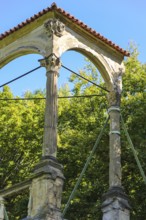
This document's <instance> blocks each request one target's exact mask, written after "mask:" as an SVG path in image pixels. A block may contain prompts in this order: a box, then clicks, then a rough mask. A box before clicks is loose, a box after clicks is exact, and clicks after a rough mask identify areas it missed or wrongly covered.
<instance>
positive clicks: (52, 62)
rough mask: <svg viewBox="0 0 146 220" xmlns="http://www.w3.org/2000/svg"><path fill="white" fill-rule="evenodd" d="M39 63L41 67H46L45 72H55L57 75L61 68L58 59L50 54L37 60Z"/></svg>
mask: <svg viewBox="0 0 146 220" xmlns="http://www.w3.org/2000/svg"><path fill="white" fill-rule="evenodd" d="M39 61H40V63H41V66H43V67H46V69H47V72H56V73H58V71H59V69H60V67H61V62H60V59H59V58H58V57H57V56H56V55H55V54H54V53H52V54H51V55H50V56H48V57H46V58H44V59H41V60H39Z"/></svg>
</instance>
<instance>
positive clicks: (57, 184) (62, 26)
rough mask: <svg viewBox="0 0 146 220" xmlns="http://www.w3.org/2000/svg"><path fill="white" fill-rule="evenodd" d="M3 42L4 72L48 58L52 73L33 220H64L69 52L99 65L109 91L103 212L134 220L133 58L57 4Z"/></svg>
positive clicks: (0, 47) (32, 198) (45, 64)
mask: <svg viewBox="0 0 146 220" xmlns="http://www.w3.org/2000/svg"><path fill="white" fill-rule="evenodd" d="M0 40H1V41H0V68H2V67H3V66H4V65H6V64H7V63H9V62H10V61H11V60H13V59H15V58H16V57H19V56H21V55H24V54H30V53H36V54H40V55H42V56H43V59H41V60H40V63H41V65H42V66H43V67H45V68H46V75H47V86H46V90H47V97H46V111H45V127H44V140H43V147H42V149H43V150H42V151H43V153H42V160H41V161H40V163H39V164H37V165H36V167H35V169H34V176H33V179H32V181H31V187H30V200H29V207H28V219H32V220H33V219H36V217H37V219H39V220H44V219H48V220H52V219H56V220H61V219H62V215H61V212H60V206H61V193H62V186H63V181H64V176H63V172H62V166H61V165H60V164H59V163H58V161H57V158H56V152H57V128H56V127H57V126H56V124H57V79H58V72H59V69H60V67H61V62H60V57H61V55H62V54H63V53H65V52H66V51H68V50H75V51H78V52H80V53H82V54H84V55H85V56H86V57H88V58H89V59H90V60H91V61H92V62H93V63H94V65H95V66H96V67H97V68H98V70H99V71H100V73H101V75H102V77H103V79H104V80H105V83H106V86H107V89H108V90H109V111H108V112H109V115H110V144H109V145H110V165H109V167H110V168H109V186H110V189H109V193H108V195H107V196H106V199H105V202H104V206H103V219H104V220H105V219H109V220H110V219H113V215H114V214H113V212H114V213H115V215H116V216H117V215H118V216H119V218H118V219H126V220H129V209H128V205H127V204H128V203H127V198H126V197H125V195H124V192H123V188H122V187H121V156H120V155H121V145H120V100H121V92H122V75H123V73H124V65H123V59H124V56H129V53H128V52H127V51H125V50H123V49H122V48H120V47H119V46H117V45H115V44H114V43H113V42H111V41H109V40H108V39H107V38H105V37H103V36H101V35H100V34H99V33H97V32H96V31H94V30H92V29H91V28H89V27H88V26H87V25H85V24H84V23H83V22H81V21H79V20H78V19H76V18H75V17H73V16H71V15H70V14H69V13H67V12H65V11H64V10H63V9H61V8H58V7H57V6H56V5H55V4H53V5H52V6H51V7H50V8H47V9H45V10H43V11H42V12H39V13H38V14H36V15H34V16H33V17H31V18H30V19H27V20H26V21H25V22H22V24H20V25H18V26H17V27H15V28H13V29H11V30H10V31H8V32H6V33H4V34H2V35H0ZM20 188H21V187H20ZM21 189H22V188H21ZM39 197H41V199H40V198H39ZM121 204H122V205H121ZM46 207H47V208H46ZM115 207H116V208H115ZM115 209H116V211H115ZM123 210H125V211H123ZM127 213H128V214H127ZM126 215H127V216H128V217H126Z"/></svg>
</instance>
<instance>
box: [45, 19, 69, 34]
mask: <svg viewBox="0 0 146 220" xmlns="http://www.w3.org/2000/svg"><path fill="white" fill-rule="evenodd" d="M44 26H45V29H46V33H47V35H48V36H49V37H50V36H52V35H53V34H55V35H57V36H58V37H61V36H62V35H63V31H64V30H65V25H64V24H63V23H62V22H61V21H59V20H58V19H56V18H51V19H49V20H48V21H47V22H46V23H45V24H44Z"/></svg>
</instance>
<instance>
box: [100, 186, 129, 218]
mask: <svg viewBox="0 0 146 220" xmlns="http://www.w3.org/2000/svg"><path fill="white" fill-rule="evenodd" d="M103 200H104V201H103V204H102V212H103V218H102V220H130V209H131V207H130V206H129V203H128V197H127V196H126V194H125V193H124V191H123V188H122V187H112V188H110V189H109V191H108V192H107V193H106V194H105V195H104V196H103Z"/></svg>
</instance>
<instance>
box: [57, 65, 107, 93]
mask: <svg viewBox="0 0 146 220" xmlns="http://www.w3.org/2000/svg"><path fill="white" fill-rule="evenodd" d="M61 66H62V67H63V68H64V69H66V70H68V71H69V72H71V73H74V74H75V75H77V76H78V77H80V78H82V79H84V80H86V81H88V82H90V83H92V84H93V85H95V86H97V87H99V88H100V89H103V90H104V91H106V92H110V91H109V90H108V89H106V88H104V87H102V86H100V85H98V84H96V83H95V82H93V81H91V80H89V79H87V78H85V77H83V76H81V75H80V74H78V73H76V72H74V71H73V70H71V69H69V68H68V67H66V66H64V65H61Z"/></svg>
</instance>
